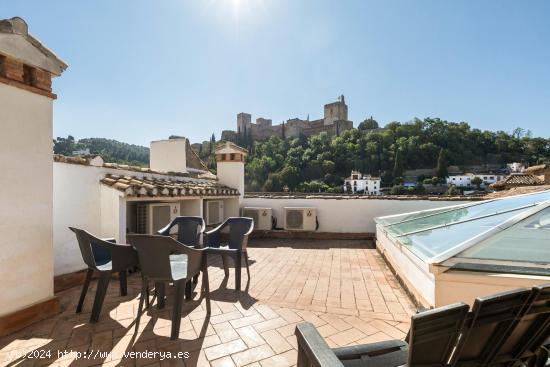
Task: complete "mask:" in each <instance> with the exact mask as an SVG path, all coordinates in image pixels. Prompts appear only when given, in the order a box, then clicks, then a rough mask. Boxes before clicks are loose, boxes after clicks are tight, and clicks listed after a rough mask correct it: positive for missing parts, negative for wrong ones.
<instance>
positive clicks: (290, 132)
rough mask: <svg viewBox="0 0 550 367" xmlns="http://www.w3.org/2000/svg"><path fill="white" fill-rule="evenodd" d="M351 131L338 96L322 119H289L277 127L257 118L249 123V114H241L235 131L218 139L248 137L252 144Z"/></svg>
mask: <svg viewBox="0 0 550 367" xmlns="http://www.w3.org/2000/svg"><path fill="white" fill-rule="evenodd" d="M352 128H353V121H350V120H348V105H347V104H346V101H345V99H344V96H343V95H341V96H340V97H338V100H337V101H336V102H332V103H328V104H326V105H325V108H324V117H323V118H322V119H318V120H313V121H310V120H309V115H308V118H307V119H306V120H302V119H299V118H292V119H289V120H287V121H286V123H285V122H283V123H281V124H279V125H273V122H272V120H271V119H266V118H263V117H259V118H257V119H256V123H255V124H254V123H252V116H251V115H250V114H249V113H245V112H241V113H239V114H238V115H237V131H233V130H224V131H223V132H222V140H228V141H237V138H238V137H240V138H241V139H242V138H247V137H249V138H251V139H252V140H254V141H261V140H267V139H269V138H270V137H272V136H277V137H279V138H290V137H293V138H297V137H300V136H306V137H308V136H311V135H315V134H319V133H321V132H326V133H327V134H328V135H329V136H334V135H336V136H338V135H340V134H341V133H342V132H344V131H346V130H350V129H352Z"/></svg>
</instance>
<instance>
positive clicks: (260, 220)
mask: <svg viewBox="0 0 550 367" xmlns="http://www.w3.org/2000/svg"><path fill="white" fill-rule="evenodd" d="M272 214H273V211H272V210H271V208H250V207H249V208H243V217H249V218H252V219H254V229H258V230H261V231H269V230H271V229H272V226H273V221H272V219H273V215H272Z"/></svg>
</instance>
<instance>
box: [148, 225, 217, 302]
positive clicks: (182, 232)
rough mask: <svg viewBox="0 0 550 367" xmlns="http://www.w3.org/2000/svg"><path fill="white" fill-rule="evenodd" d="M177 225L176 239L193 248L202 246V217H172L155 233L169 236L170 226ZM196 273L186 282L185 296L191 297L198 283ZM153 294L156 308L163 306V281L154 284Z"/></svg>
mask: <svg viewBox="0 0 550 367" xmlns="http://www.w3.org/2000/svg"><path fill="white" fill-rule="evenodd" d="M174 227H177V229H178V232H177V240H178V242H181V243H183V244H184V245H186V246H191V247H193V248H202V245H201V235H202V234H203V233H204V229H205V228H206V225H205V224H204V219H202V217H194V216H179V217H176V218H174V220H172V221H171V222H170V223H169V224H168V225H167V226H166V227H164V228H162V229H161V230H159V231H158V232H157V233H158V234H159V235H161V236H170V235H171V234H170V231H171V230H172V228H174ZM198 279H199V278H198V275H196V276H195V277H194V278H193V282H188V283H187V285H186V288H185V296H186V298H188V299H189V298H191V294H192V292H193V287H194V286H196V285H197V283H198ZM155 294H156V296H157V308H159V309H161V308H163V307H164V297H165V296H164V295H165V286H164V283H159V284H155Z"/></svg>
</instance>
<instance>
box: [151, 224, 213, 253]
mask: <svg viewBox="0 0 550 367" xmlns="http://www.w3.org/2000/svg"><path fill="white" fill-rule="evenodd" d="M176 226H177V227H178V233H177V240H178V242H181V243H183V244H185V245H187V246H192V247H201V243H200V242H201V234H203V232H204V229H205V228H206V225H205V224H204V219H202V217H191V216H180V217H176V218H174V220H172V221H171V222H170V223H169V224H168V225H167V226H166V227H164V228H162V229H161V230H159V231H158V232H157V233H158V234H159V235H161V236H169V235H170V230H171V229H172V228H174V227H176Z"/></svg>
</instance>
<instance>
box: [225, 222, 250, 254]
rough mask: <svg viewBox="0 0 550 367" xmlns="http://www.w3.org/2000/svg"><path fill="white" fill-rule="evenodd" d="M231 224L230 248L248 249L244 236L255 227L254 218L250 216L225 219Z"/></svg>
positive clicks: (227, 223)
mask: <svg viewBox="0 0 550 367" xmlns="http://www.w3.org/2000/svg"><path fill="white" fill-rule="evenodd" d="M225 223H226V225H228V226H229V248H232V249H236V248H241V249H243V250H246V246H247V241H245V240H244V237H245V235H246V234H247V233H249V232H250V231H251V230H252V229H253V228H254V219H252V218H248V217H231V218H227V220H226V221H225Z"/></svg>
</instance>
